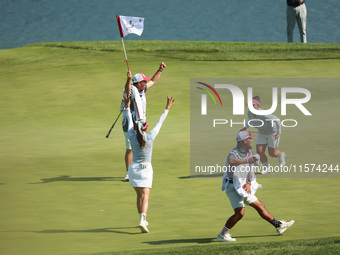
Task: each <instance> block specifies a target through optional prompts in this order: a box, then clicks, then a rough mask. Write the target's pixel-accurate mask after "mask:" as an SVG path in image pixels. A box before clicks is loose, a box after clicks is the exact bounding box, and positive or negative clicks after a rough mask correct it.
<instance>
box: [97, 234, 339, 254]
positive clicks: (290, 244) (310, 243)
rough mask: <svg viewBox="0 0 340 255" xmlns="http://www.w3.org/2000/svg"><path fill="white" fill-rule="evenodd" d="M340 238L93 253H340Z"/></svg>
mask: <svg viewBox="0 0 340 255" xmlns="http://www.w3.org/2000/svg"><path fill="white" fill-rule="evenodd" d="M339 249H340V238H339V237H333V238H332V237H330V238H322V239H310V240H295V241H284V242H270V243H263V242H259V243H246V244H242V245H238V244H237V243H225V244H221V245H215V246H191V247H185V248H171V249H165V248H163V249H162V248H160V249H152V250H151V249H149V250H146V251H134V252H131V251H130V252H114V253H110V252H108V253H98V254H93V255H109V254H123V253H124V254H189V255H190V254H193V255H198V254H239V255H242V254H262V255H265V254H315V255H316V254H323V253H326V254H328V255H331V254H339Z"/></svg>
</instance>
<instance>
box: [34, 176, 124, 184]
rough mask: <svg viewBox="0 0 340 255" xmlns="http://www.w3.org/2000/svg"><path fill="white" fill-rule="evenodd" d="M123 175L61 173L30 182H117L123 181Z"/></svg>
mask: <svg viewBox="0 0 340 255" xmlns="http://www.w3.org/2000/svg"><path fill="white" fill-rule="evenodd" d="M123 179H124V178H123V177H71V176H69V175H61V176H58V177H54V178H46V179H41V182H34V183H29V184H42V183H50V182H114V181H115V182H117V181H123Z"/></svg>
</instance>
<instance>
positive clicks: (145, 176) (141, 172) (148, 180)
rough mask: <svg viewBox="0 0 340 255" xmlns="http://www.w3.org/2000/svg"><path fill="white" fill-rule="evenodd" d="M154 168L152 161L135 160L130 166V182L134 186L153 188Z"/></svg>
mask: <svg viewBox="0 0 340 255" xmlns="http://www.w3.org/2000/svg"><path fill="white" fill-rule="evenodd" d="M152 180H153V169H152V165H151V163H147V162H146V163H141V164H139V163H136V162H133V161H132V163H131V165H130V166H129V182H130V184H131V186H132V187H141V188H150V189H151V188H152Z"/></svg>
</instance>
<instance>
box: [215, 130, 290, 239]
mask: <svg viewBox="0 0 340 255" xmlns="http://www.w3.org/2000/svg"><path fill="white" fill-rule="evenodd" d="M254 136H255V135H251V134H250V133H249V132H248V131H240V132H239V133H238V134H237V136H236V140H237V146H236V147H235V148H234V149H232V150H231V151H230V153H229V155H228V158H227V160H226V169H227V171H226V172H225V173H224V175H223V180H222V191H225V193H226V194H227V196H228V198H229V200H230V203H231V206H232V207H233V209H234V214H233V215H232V216H231V217H230V218H229V219H228V220H227V221H226V223H225V225H224V227H223V229H222V231H221V232H220V233H219V234H218V235H217V240H218V241H221V242H235V241H236V239H235V238H232V237H231V235H230V233H229V231H230V230H231V229H232V228H233V227H234V226H235V224H236V223H237V222H238V221H240V220H241V219H242V217H243V216H244V213H245V209H244V207H245V204H246V205H250V206H251V207H253V208H254V209H255V210H256V211H257V212H258V213H259V215H260V216H261V217H262V218H263V219H264V220H266V221H268V222H269V223H271V224H272V225H273V226H274V227H275V228H276V231H277V233H278V234H279V235H281V234H282V233H283V232H284V231H286V230H287V229H288V228H289V227H290V226H292V225H293V224H294V221H293V220H291V221H289V222H286V221H284V220H280V221H278V220H276V219H275V218H274V216H273V215H272V214H271V213H270V212H269V211H268V210H267V209H266V207H265V205H264V204H263V203H262V202H261V201H260V200H259V199H258V198H257V197H256V196H255V192H256V190H257V189H258V188H260V187H261V185H259V184H258V183H257V182H256V177H255V172H254V169H253V165H256V164H257V163H258V159H259V155H257V154H255V155H254V153H253V151H252V150H251V149H252V142H253V140H252V138H253V137H254Z"/></svg>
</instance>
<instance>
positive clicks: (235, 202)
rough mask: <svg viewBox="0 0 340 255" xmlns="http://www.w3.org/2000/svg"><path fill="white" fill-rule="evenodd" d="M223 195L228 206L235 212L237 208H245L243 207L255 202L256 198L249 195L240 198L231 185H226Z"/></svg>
mask: <svg viewBox="0 0 340 255" xmlns="http://www.w3.org/2000/svg"><path fill="white" fill-rule="evenodd" d="M225 193H226V194H227V196H228V198H229V200H230V204H231V206H232V207H233V209H234V210H235V209H236V208H239V207H245V206H244V205H245V204H246V205H250V204H252V203H254V202H255V201H256V200H257V197H256V196H255V195H251V196H248V197H242V196H240V195H239V194H238V193H237V191H236V189H235V187H234V184H232V183H228V184H227V187H226V189H225Z"/></svg>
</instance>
